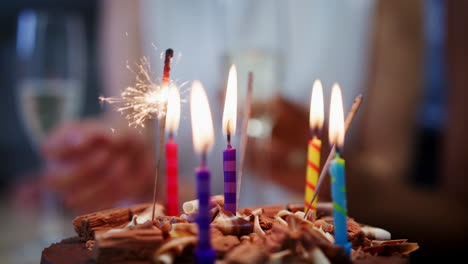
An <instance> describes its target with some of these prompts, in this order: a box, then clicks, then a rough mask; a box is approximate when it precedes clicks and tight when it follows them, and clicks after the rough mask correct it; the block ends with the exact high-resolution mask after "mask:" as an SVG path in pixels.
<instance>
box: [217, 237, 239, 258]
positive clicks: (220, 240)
mask: <svg viewBox="0 0 468 264" xmlns="http://www.w3.org/2000/svg"><path fill="white" fill-rule="evenodd" d="M239 244H240V240H239V238H237V236H218V237H215V238H212V239H211V245H212V246H213V249H214V250H215V251H216V254H217V255H218V257H221V258H222V257H223V256H224V255H225V254H226V253H227V252H228V251H229V250H231V249H233V248H234V247H236V246H237V245H239Z"/></svg>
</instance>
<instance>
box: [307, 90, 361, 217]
mask: <svg viewBox="0 0 468 264" xmlns="http://www.w3.org/2000/svg"><path fill="white" fill-rule="evenodd" d="M361 102H362V94H360V95H358V96H356V98H355V99H354V102H353V105H352V106H351V109H350V110H349V113H348V116H346V120H345V132H346V131H348V129H349V126H350V125H351V122H352V121H353V119H354V115H355V114H356V112H357V110H358V109H359V106H360V105H361ZM335 153H336V144H333V146H332V148H331V150H330V154H329V155H328V158H327V161H326V162H325V164H324V165H323V168H322V171H321V172H320V176H319V179H318V182H317V186H316V188H315V193H314V196H313V197H312V200H310V203H309V206H308V207H307V210H306V211H305V214H304V219H305V218H306V217H307V216H308V213H309V208H310V206H311V205H312V203H313V202H314V200H315V199H316V198H317V197H318V193H319V192H320V187H321V186H322V183H323V182H324V180H325V178H326V177H325V176H326V175H327V172H328V168H329V167H330V162H331V161H332V159H333V158H334V157H335Z"/></svg>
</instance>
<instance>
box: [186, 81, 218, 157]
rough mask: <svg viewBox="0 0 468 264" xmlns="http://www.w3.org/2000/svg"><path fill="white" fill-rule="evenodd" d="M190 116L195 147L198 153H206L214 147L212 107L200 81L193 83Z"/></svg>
mask: <svg viewBox="0 0 468 264" xmlns="http://www.w3.org/2000/svg"><path fill="white" fill-rule="evenodd" d="M190 114H191V117H192V136H193V147H194V148H195V151H196V152H198V153H205V152H206V151H208V150H209V149H210V148H211V147H212V146H213V143H214V133H213V122H212V119H211V111H210V105H209V104H208V98H207V97H206V93H205V90H204V89H203V85H202V84H201V82H200V81H194V82H193V83H192V91H191V92H190Z"/></svg>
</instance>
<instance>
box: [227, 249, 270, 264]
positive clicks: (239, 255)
mask: <svg viewBox="0 0 468 264" xmlns="http://www.w3.org/2000/svg"><path fill="white" fill-rule="evenodd" d="M268 258H269V256H268V253H267V252H266V251H265V249H264V248H263V247H262V246H259V245H255V244H240V245H239V246H237V247H235V248H234V249H232V250H231V251H229V252H228V253H227V254H226V256H225V258H224V262H225V263H226V264H250V263H259V264H262V263H266V262H267V261H268Z"/></svg>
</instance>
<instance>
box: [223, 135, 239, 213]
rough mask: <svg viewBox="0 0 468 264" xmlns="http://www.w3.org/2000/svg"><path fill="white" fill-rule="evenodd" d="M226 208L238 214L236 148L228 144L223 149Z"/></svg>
mask: <svg viewBox="0 0 468 264" xmlns="http://www.w3.org/2000/svg"><path fill="white" fill-rule="evenodd" d="M223 168H224V210H226V211H229V212H231V213H233V214H234V215H235V214H236V209H237V206H236V187H237V186H236V149H234V148H232V146H231V144H228V147H227V149H226V150H224V151H223Z"/></svg>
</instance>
